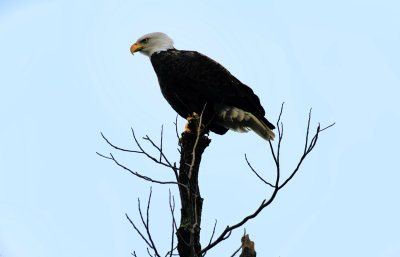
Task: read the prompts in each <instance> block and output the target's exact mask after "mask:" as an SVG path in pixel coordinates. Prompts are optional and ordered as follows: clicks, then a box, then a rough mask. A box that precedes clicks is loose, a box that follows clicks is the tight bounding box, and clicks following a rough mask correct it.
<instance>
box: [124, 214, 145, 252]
mask: <svg viewBox="0 0 400 257" xmlns="http://www.w3.org/2000/svg"><path fill="white" fill-rule="evenodd" d="M125 216H126V218H127V219H128V220H129V222H130V223H131V225H132V226H133V228H134V229H135V230H136V232H137V233H138V234H139V235H140V236H141V237H142V239H143V241H145V242H146V244H147V245H148V246H150V247H151V244H150V243H149V241H147V239H146V238H145V237H144V235H143V234H142V232H140V230H139V229H138V228H137V227H136V226H135V223H133V221H132V220H131V218H129V216H128V214H126V213H125Z"/></svg>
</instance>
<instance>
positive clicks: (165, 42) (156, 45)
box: [142, 35, 174, 57]
mask: <svg viewBox="0 0 400 257" xmlns="http://www.w3.org/2000/svg"><path fill="white" fill-rule="evenodd" d="M169 49H174V41H172V39H171V38H169V37H168V36H167V35H165V36H162V37H158V38H154V39H152V42H151V45H149V46H148V47H146V49H144V50H142V53H143V54H145V55H147V56H148V57H151V56H152V55H153V54H154V53H160V52H163V51H167V50H169Z"/></svg>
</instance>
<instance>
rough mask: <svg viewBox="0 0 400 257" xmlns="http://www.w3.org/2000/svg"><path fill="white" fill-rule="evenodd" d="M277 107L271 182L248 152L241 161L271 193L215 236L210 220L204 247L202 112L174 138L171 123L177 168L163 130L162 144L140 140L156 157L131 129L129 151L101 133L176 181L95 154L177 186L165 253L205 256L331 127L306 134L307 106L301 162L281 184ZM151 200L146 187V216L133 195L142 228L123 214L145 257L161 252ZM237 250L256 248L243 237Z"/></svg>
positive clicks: (204, 141)
mask: <svg viewBox="0 0 400 257" xmlns="http://www.w3.org/2000/svg"><path fill="white" fill-rule="evenodd" d="M282 111H283V104H282V107H281V111H280V113H279V118H278V121H277V123H276V125H277V126H276V127H277V130H278V135H277V142H276V146H275V147H274V146H273V144H272V142H271V141H269V146H270V151H271V155H272V157H273V159H274V163H275V170H276V178H275V181H274V182H269V181H267V180H265V179H264V178H263V177H262V176H261V175H260V173H259V172H258V171H256V170H255V169H254V168H253V167H252V166H251V163H250V162H249V160H248V158H247V156H246V155H245V160H246V162H247V164H248V166H249V167H250V170H251V171H252V172H253V173H254V174H255V175H256V176H257V177H258V178H259V179H260V181H261V182H262V183H264V184H265V185H266V186H268V187H272V189H273V192H272V193H271V195H269V197H268V198H266V199H264V200H262V201H261V203H260V205H259V207H258V208H257V209H256V210H254V211H252V212H250V213H249V215H248V216H246V217H244V218H243V219H241V220H240V221H238V222H237V223H236V224H233V225H228V226H226V227H225V229H224V230H223V231H222V232H221V234H219V235H218V236H217V237H216V238H215V239H214V236H215V231H216V223H215V225H214V229H213V233H212V236H211V238H210V241H209V243H208V245H206V246H205V247H203V248H202V246H201V244H200V227H201V214H202V207H203V198H202V197H201V195H200V189H199V185H198V175H199V166H200V162H201V157H202V154H203V152H204V150H205V149H206V148H207V146H208V145H209V144H210V142H211V140H210V139H209V138H208V137H207V136H206V134H205V130H204V129H203V127H204V126H203V125H202V122H201V121H202V115H197V114H193V116H192V117H191V119H190V120H189V123H188V124H187V129H186V130H185V132H183V133H182V135H181V137H180V138H179V136H178V129H177V122H175V126H176V134H177V137H178V138H179V145H180V154H181V159H180V163H179V167H177V166H176V163H172V162H171V161H169V160H168V158H167V157H166V156H165V154H164V152H163V148H162V147H163V146H162V142H163V141H162V136H163V129H161V142H160V144H159V145H158V144H156V143H155V142H154V141H153V140H152V139H151V138H150V137H149V136H145V137H143V140H144V141H146V142H148V143H149V144H150V145H151V146H152V147H154V148H155V149H156V150H157V151H158V153H159V156H153V155H151V154H149V153H148V152H147V151H146V150H145V149H144V147H143V146H142V144H141V143H140V142H139V140H138V139H137V138H136V135H135V133H134V130H133V129H132V136H133V139H134V141H135V143H136V145H137V147H138V150H130V149H124V148H121V147H118V146H116V145H114V144H112V143H111V142H110V141H109V140H108V139H107V138H106V137H105V136H104V135H103V134H102V137H103V138H104V140H105V141H106V142H107V143H108V144H109V145H110V146H111V147H113V148H114V149H116V150H119V151H124V152H130V153H136V154H143V155H145V156H146V157H147V158H149V159H151V160H152V161H154V162H155V163H157V164H159V165H162V166H165V167H167V168H169V169H171V171H172V172H173V174H174V177H175V181H160V180H157V179H154V178H150V177H148V176H145V175H143V174H142V173H138V172H135V171H133V170H131V169H130V168H128V167H126V166H124V165H123V164H121V163H120V162H119V161H118V160H117V159H116V158H115V157H114V155H113V154H111V153H110V154H109V156H106V155H103V154H100V153H98V154H99V155H100V156H102V157H104V158H106V159H109V160H112V161H114V162H115V164H117V165H118V166H120V167H121V168H123V169H125V170H127V171H129V172H130V173H132V174H133V175H135V176H137V177H139V178H140V179H143V180H146V181H150V182H152V183H157V184H174V185H177V186H178V188H179V194H180V202H181V217H180V224H179V227H178V225H177V222H176V220H175V216H174V212H175V199H174V197H173V196H171V193H170V196H169V205H170V212H171V215H172V226H171V227H172V236H171V247H170V249H169V251H167V253H166V254H165V256H172V255H176V251H177V252H178V253H179V256H181V257H200V256H204V255H205V254H206V253H207V252H208V251H209V250H211V249H212V248H214V247H215V246H216V245H218V244H220V243H221V242H222V241H224V240H226V239H227V238H229V237H230V235H231V233H232V231H234V230H236V229H238V228H240V227H242V226H243V225H244V224H245V223H246V222H248V221H249V220H250V219H253V218H255V217H256V216H257V215H258V214H259V213H260V212H261V211H262V210H264V208H265V207H267V206H268V205H269V204H271V203H272V202H273V201H274V199H275V197H276V195H277V193H278V192H279V190H281V189H282V188H283V187H285V186H286V185H287V184H288V182H289V181H290V180H291V179H292V178H293V177H294V176H295V175H296V173H297V172H298V170H299V168H300V166H301V164H302V163H303V161H304V159H305V158H306V157H307V155H308V154H309V153H310V152H311V151H312V150H313V149H314V147H315V145H316V143H317V141H318V138H319V135H320V133H321V132H322V131H324V130H326V129H328V128H329V127H331V126H333V125H334V123H333V124H331V125H329V126H327V127H325V128H322V129H321V127H320V125H318V126H317V128H316V131H315V133H314V135H313V136H312V137H310V122H311V110H310V112H309V116H308V123H307V129H306V136H305V147H304V151H303V153H302V156H301V157H300V160H299V161H298V164H297V166H296V167H295V168H294V169H293V171H292V172H291V174H290V175H289V177H287V178H286V179H285V180H283V182H282V180H281V165H280V152H281V142H282V139H283V123H282V122H281V115H282ZM150 203H151V190H150V195H149V199H148V202H147V209H146V216H145V215H144V213H143V212H142V209H141V204H140V200H139V199H138V212H139V216H140V218H141V221H142V225H143V227H144V229H145V232H143V231H141V230H140V229H139V228H138V226H137V225H136V224H135V223H134V222H133V221H132V220H131V219H130V218H129V216H128V215H126V217H127V219H128V220H129V222H130V223H131V225H132V226H133V228H134V229H135V230H136V232H137V233H138V234H139V235H140V236H141V238H142V239H143V241H144V242H145V244H146V245H147V252H148V254H149V255H150V256H155V257H161V254H160V252H159V250H158V249H157V246H156V244H155V242H154V241H153V238H152V236H151V231H150V229H149V209H150ZM174 234H175V235H174ZM175 239H176V240H175ZM176 241H177V242H176ZM240 249H242V254H241V255H240V256H241V257H249V256H251V257H255V256H256V252H255V250H254V242H251V241H250V239H249V237H248V235H247V236H246V235H244V236H243V238H242V244H241V245H240V247H239V249H238V250H237V251H236V252H235V253H233V255H232V256H234V255H236V254H237V253H238V252H239V251H240ZM132 255H134V256H136V253H135V252H133V253H132Z"/></svg>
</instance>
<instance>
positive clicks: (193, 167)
mask: <svg viewBox="0 0 400 257" xmlns="http://www.w3.org/2000/svg"><path fill="white" fill-rule="evenodd" d="M200 120H201V119H200V117H199V116H198V115H194V116H193V118H192V119H190V121H189V123H188V125H187V128H188V129H189V130H190V131H185V132H183V133H182V138H181V139H180V140H181V160H180V167H179V177H178V182H179V183H180V185H179V193H180V198H181V206H182V208H181V223H180V226H179V228H178V231H177V232H176V234H177V237H178V252H179V256H180V257H198V253H199V252H200V250H201V245H200V223H201V211H202V207H203V198H201V195H200V190H199V184H198V175H199V166H200V161H201V156H202V154H203V152H204V150H205V149H206V147H207V146H208V145H209V143H210V142H211V140H210V139H209V138H208V137H206V136H205V135H204V131H203V130H201V129H200V126H199V124H200Z"/></svg>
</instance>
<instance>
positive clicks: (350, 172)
mask: <svg viewBox="0 0 400 257" xmlns="http://www.w3.org/2000/svg"><path fill="white" fill-rule="evenodd" d="M399 9H400V4H399V3H398V2H397V1H330V2H328V1H301V2H300V1H258V2H257V1H253V2H251V3H250V2H249V3H244V2H243V1H241V2H239V1H236V2H232V1H202V2H201V3H200V2H198V3H194V2H188V1H186V2H184V1H158V0H154V1H132V0H131V1H128V0H117V1H92V0H90V1H74V0H72V1H62V0H58V1H6V0H3V1H1V2H0V36H1V41H0V57H1V58H0V119H1V122H0V210H1V211H0V256H2V257H17V256H18V257H21V256H30V257H50V256H51V257H52V256H59V257H62V256H99V257H101V256H130V253H131V252H132V251H133V250H135V251H136V252H137V253H138V256H145V255H147V253H146V250H145V247H144V244H143V242H142V241H141V239H140V237H139V236H138V235H137V234H136V233H135V231H134V230H133V229H132V228H131V227H130V225H129V223H128V222H127V220H126V219H125V213H128V214H129V215H130V216H131V217H132V219H134V220H135V221H139V219H138V215H137V209H136V199H137V198H138V197H140V198H141V199H143V200H145V199H146V197H147V195H148V192H149V187H150V186H151V184H149V183H145V182H143V181H140V180H138V179H137V178H135V177H133V176H132V175H130V174H128V173H127V172H125V171H124V170H121V169H120V168H118V167H117V166H116V165H114V164H113V163H111V162H110V161H107V160H105V159H102V158H100V157H99V156H97V155H96V154H95V152H96V151H98V152H102V153H105V154H107V153H109V152H113V153H115V155H116V157H117V158H118V159H119V160H120V161H122V162H124V164H126V165H127V166H129V167H131V168H132V169H134V170H136V171H140V172H142V173H144V174H147V175H149V176H152V177H156V178H160V179H169V178H172V174H170V171H169V170H167V169H164V168H162V167H160V166H157V165H154V164H153V163H151V161H149V160H147V159H145V158H143V156H137V155H127V154H121V153H116V152H115V151H113V150H112V149H110V147H108V146H107V145H106V143H105V142H104V141H103V140H102V138H101V136H100V131H102V132H103V133H104V134H105V135H106V136H107V137H108V138H109V139H110V140H112V142H114V143H115V144H117V145H119V146H122V147H128V148H129V147H130V148H133V147H134V142H133V141H132V138H131V134H130V128H131V127H133V128H134V129H135V131H136V134H137V135H140V136H144V135H146V134H148V135H149V136H151V137H152V138H154V139H159V134H160V128H161V125H162V124H163V125H164V131H165V142H164V149H166V153H167V155H168V156H169V158H170V159H171V160H175V161H178V160H179V155H178V153H177V151H176V147H177V146H176V144H177V140H176V137H175V127H174V125H173V122H174V121H175V113H174V111H173V110H172V108H170V107H169V106H168V104H167V102H166V101H165V100H164V99H163V97H162V95H161V93H160V90H159V87H158V84H157V79H156V76H155V74H154V71H153V70H152V67H151V64H150V62H149V60H148V58H147V57H145V56H143V55H140V54H138V55H135V56H133V57H132V55H131V54H130V53H129V47H130V46H131V44H132V43H133V42H134V41H136V39H137V38H139V37H140V36H142V35H143V34H146V33H149V32H154V31H162V32H165V33H167V34H169V35H170V36H171V37H172V38H173V39H174V41H175V47H176V48H178V49H191V50H197V51H200V52H202V53H204V54H206V55H208V56H210V57H211V58H213V59H215V60H217V61H218V62H220V63H221V64H222V65H224V66H225V67H226V68H227V69H229V70H230V71H231V72H232V73H233V74H234V75H235V76H236V77H237V78H238V79H240V80H241V81H242V82H243V83H245V84H247V85H249V86H251V87H252V88H253V89H254V91H255V92H256V93H257V95H258V96H259V97H260V99H261V102H262V104H263V106H264V107H265V109H266V110H267V117H268V118H269V119H270V120H272V121H276V119H277V116H278V113H279V109H280V105H281V103H282V102H283V101H285V103H286V104H285V110H284V115H283V122H284V126H285V133H286V135H285V138H284V143H283V145H282V147H283V152H282V154H283V156H282V158H283V161H284V164H283V168H284V174H286V175H287V174H289V171H290V169H291V168H292V167H293V166H294V165H295V164H296V161H297V158H298V157H299V156H300V154H301V151H302V148H303V141H304V133H305V127H306V121H307V115H308V110H309V108H311V107H312V108H313V122H312V125H313V126H314V127H315V126H316V124H317V123H318V122H321V124H322V125H328V124H330V123H332V122H336V125H335V126H334V127H333V128H331V129H329V130H328V131H326V132H324V134H322V135H321V137H320V141H319V142H318V145H317V146H316V148H315V150H314V152H312V153H311V155H310V156H309V157H308V159H307V160H306V161H305V163H304V165H303V166H302V168H301V170H300V172H299V174H298V175H297V176H296V177H295V178H294V179H293V180H292V181H291V183H289V184H288V185H287V187H286V188H285V189H283V190H282V191H281V192H280V194H279V195H278V197H277V198H276V200H275V202H274V203H273V204H272V205H271V206H270V207H268V208H267V209H266V210H265V211H264V212H263V213H262V214H261V215H260V216H259V217H257V219H255V220H252V221H250V222H249V223H248V224H246V226H245V227H246V230H247V232H248V233H249V234H250V237H251V239H252V240H254V241H255V248H256V251H257V253H258V255H259V256H281V257H287V256H327V257H329V256H339V255H340V256H378V257H389V256H400V232H399V231H400V221H399V218H398V217H400V209H399V204H398V202H399V194H400V189H399V187H398V181H399V179H400V175H399V165H398V153H399V150H398V149H399V148H398V146H399V144H400V137H399V135H398V131H397V130H398V129H399V127H400V104H399V101H398V97H399V95H400V92H399V89H398V88H399V86H400V64H399V59H400V51H399V45H400V32H399V27H400V18H399V15H398V11H399ZM184 123H185V121H184V120H183V119H180V120H179V128H180V130H183V127H184ZM210 137H211V139H212V143H211V146H210V147H209V148H208V149H207V150H206V152H205V154H204V157H203V162H202V166H201V168H202V169H201V174H200V177H199V180H200V186H201V193H202V196H203V197H204V199H205V202H204V211H203V220H202V222H203V224H202V235H201V236H202V243H203V245H205V244H206V242H208V239H209V236H210V234H211V231H212V227H213V224H214V220H215V219H217V220H218V226H217V233H218V232H219V233H220V232H221V231H222V230H223V228H224V227H225V226H226V225H228V224H232V223H236V222H237V221H238V220H240V218H241V217H243V216H244V215H246V214H247V213H248V212H250V211H251V210H254V209H255V208H256V207H257V206H258V204H259V203H260V201H261V200H262V199H264V198H265V197H268V194H269V193H270V191H269V189H268V188H266V187H265V186H264V185H263V184H261V183H260V182H259V181H258V180H257V179H256V178H255V176H254V175H253V174H251V172H250V170H249V169H248V167H247V166H246V163H245V160H244V154H245V153H247V155H248V157H249V159H250V161H251V162H252V164H253V166H254V167H255V168H256V169H257V170H258V171H260V173H262V174H263V175H264V176H265V177H266V178H270V179H272V178H273V175H274V171H273V163H272V159H271V157H270V156H269V151H268V144H267V143H266V142H264V141H262V140H261V139H260V138H259V137H258V136H257V135H255V134H254V133H248V134H238V133H234V132H229V133H227V134H226V135H224V136H218V135H215V134H211V135H210ZM169 188H171V190H172V192H173V193H174V194H175V195H177V194H176V193H177V191H176V188H174V187H168V186H160V185H153V205H152V211H151V221H152V224H151V228H152V230H153V233H154V236H155V241H156V242H157V243H158V244H159V247H160V251H161V252H166V251H167V250H168V247H169V236H170V215H169V209H168V208H169V207H168V190H169ZM242 232H243V231H242V230H238V231H237V232H236V233H234V234H233V235H232V236H231V238H230V239H229V240H228V241H226V242H224V243H223V244H221V245H220V246H218V247H216V248H215V249H213V251H211V252H210V253H208V256H230V255H231V254H232V253H233V252H234V250H235V249H236V248H237V247H238V245H239V243H240V237H241V235H242Z"/></svg>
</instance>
